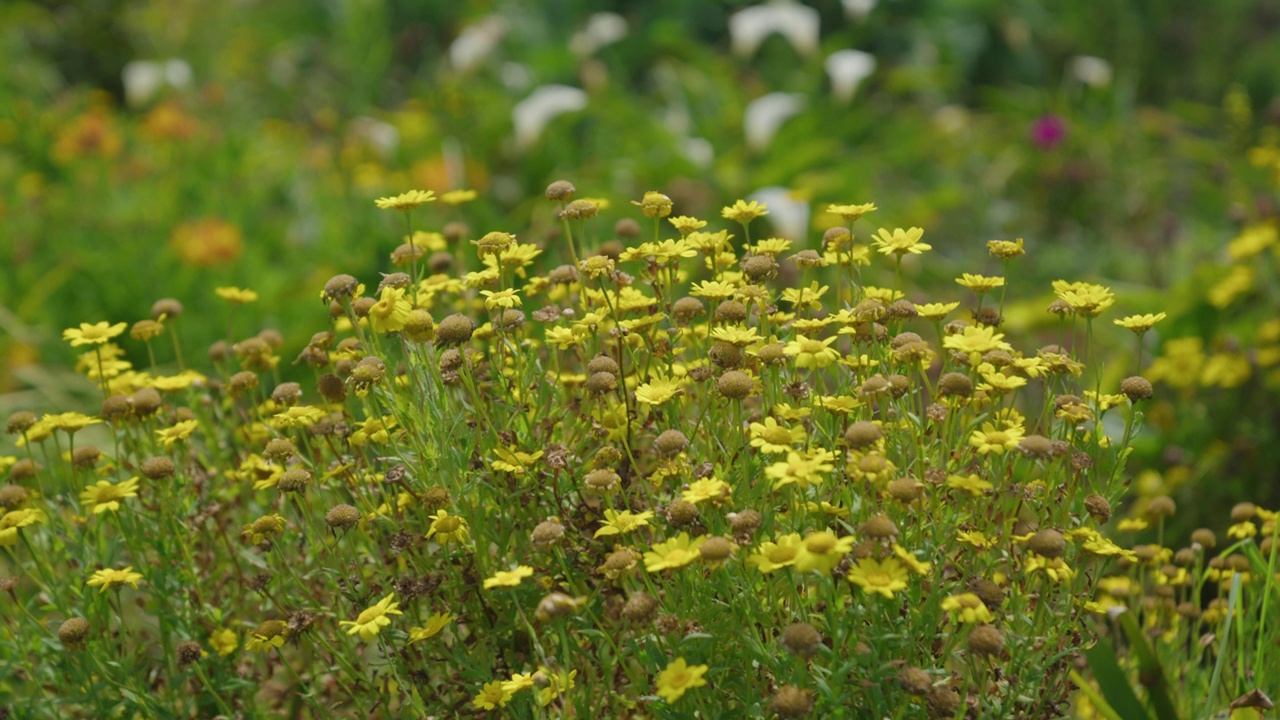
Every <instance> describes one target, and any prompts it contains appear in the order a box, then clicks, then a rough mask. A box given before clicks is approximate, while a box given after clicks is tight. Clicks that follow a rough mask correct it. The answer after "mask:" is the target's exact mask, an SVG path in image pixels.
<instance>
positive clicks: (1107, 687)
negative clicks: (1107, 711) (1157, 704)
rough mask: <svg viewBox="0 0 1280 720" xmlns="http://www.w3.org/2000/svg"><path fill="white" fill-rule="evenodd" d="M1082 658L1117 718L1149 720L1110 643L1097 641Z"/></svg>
mask: <svg viewBox="0 0 1280 720" xmlns="http://www.w3.org/2000/svg"><path fill="white" fill-rule="evenodd" d="M1084 656H1085V659H1087V660H1088V661H1089V669H1090V670H1092V671H1093V677H1094V678H1095V679H1096V680H1097V681H1098V688H1099V689H1101V690H1102V694H1103V696H1104V697H1105V698H1106V699H1107V704H1108V705H1109V706H1110V707H1111V708H1113V709H1114V710H1115V712H1116V713H1117V714H1118V715H1119V717H1122V718H1124V719H1125V720H1143V719H1146V720H1149V719H1150V717H1151V716H1150V715H1148V714H1147V709H1146V708H1144V707H1143V706H1142V701H1140V700H1138V696H1137V695H1136V694H1134V692H1133V688H1132V687H1130V686H1129V678H1127V677H1125V674H1124V670H1121V669H1120V664H1119V663H1118V662H1116V653H1115V650H1114V649H1112V647H1111V643H1109V642H1107V641H1106V640H1099V641H1098V644H1096V645H1094V646H1093V647H1091V648H1089V649H1088V650H1086V651H1085V653H1084Z"/></svg>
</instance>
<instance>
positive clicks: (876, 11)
mask: <svg viewBox="0 0 1280 720" xmlns="http://www.w3.org/2000/svg"><path fill="white" fill-rule="evenodd" d="M1055 5H1058V7H1057V8H1056V9H1054V10H1052V11H1051V10H1049V9H1047V8H1046V4H1045V3H1041V2H1038V1H1031V0H1025V1H1019V0H1013V1H1010V0H999V1H997V0H843V1H837V0H830V1H815V2H805V3H800V2H792V1H790V0H782V1H779V2H766V3H752V2H689V1H687V0H653V1H651V2H648V3H642V4H637V3H623V2H604V1H597V2H587V1H585V0H551V1H547V0H543V1H539V2H532V1H520V0H512V1H510V2H468V3H442V2H415V1H411V0H399V1H396V0H270V1H267V0H231V1H228V2H219V3H209V2H200V1H197V0H151V1H149V0H75V1H68V2H56V1H47V2H23V1H22V0H8V1H7V2H4V3H2V4H0V67H3V68H5V70H4V71H3V72H0V267H3V268H4V271H3V273H0V410H3V411H4V412H6V413H7V412H9V411H12V410H16V409H26V408H31V409H40V410H52V409H81V410H87V411H90V412H92V411H93V410H95V409H96V408H95V407H94V403H95V400H94V397H95V390H94V388H93V387H92V386H91V385H89V384H88V383H87V381H85V380H83V378H81V377H80V376H78V375H76V374H74V373H73V371H72V365H73V362H74V358H75V354H74V353H73V352H72V350H71V349H70V348H68V347H67V346H66V345H65V343H63V342H62V341H61V332H62V329H63V328H66V327H72V326H75V325H77V324H78V323H80V322H96V321H99V320H110V321H112V322H118V321H128V322H132V321H135V320H139V319H142V318H145V317H148V314H149V310H150V307H151V304H152V302H153V301H154V300H156V299H158V298H161V297H176V298H179V299H181V300H182V301H183V303H184V304H185V305H186V316H185V317H184V318H183V319H182V324H181V329H180V333H181V336H182V342H183V344H184V345H185V346H186V347H187V349H188V355H189V356H190V355H197V356H202V355H203V353H204V349H205V348H207V347H208V346H209V345H210V344H211V343H213V342H214V341H216V340H219V339H223V338H224V337H225V336H226V334H227V327H228V321H229V319H230V317H229V316H230V313H231V312H232V308H231V307H230V306H228V305H227V304H226V303H225V302H223V301H222V300H220V299H218V298H217V297H216V296H215V295H214V293H213V288H215V287H218V286H226V285H233V286H240V287H248V288H252V289H253V290H255V291H257V292H258V293H259V294H260V299H259V301H258V302H256V303H254V304H251V305H248V306H245V307H242V308H238V309H236V310H235V312H236V313H238V315H237V317H236V319H235V322H236V326H235V327H236V328H237V329H238V330H239V332H240V333H241V334H242V335H243V334H245V333H250V334H251V333H252V332H256V331H257V330H258V329H261V328H276V329H280V330H281V331H283V332H284V336H285V348H284V349H283V350H282V351H281V354H282V355H283V356H284V357H286V358H292V357H293V356H294V355H295V354H296V353H297V351H298V350H300V349H301V348H302V346H303V345H305V344H306V342H307V340H308V339H309V337H310V335H311V333H312V332H315V331H317V330H320V329H323V328H324V326H325V313H324V308H323V306H322V305H321V304H320V303H319V301H318V300H317V299H316V298H317V294H318V292H319V289H320V288H321V287H322V286H323V283H324V281H325V280H326V279H327V278H328V277H330V276H331V275H332V274H334V273H336V272H347V273H351V274H353V275H356V276H357V277H360V278H361V279H363V280H366V281H372V280H376V278H377V275H376V273H377V271H380V270H382V271H385V270H387V269H388V266H389V262H388V259H387V258H388V253H389V252H390V250H391V249H392V248H394V247H395V246H396V245H397V244H398V243H399V242H400V241H401V235H402V234H403V228H402V226H401V225H400V224H399V223H400V222H401V218H400V217H399V216H398V214H396V213H381V212H377V211H376V210H375V209H374V207H373V199H374V198H375V197H379V196H384V195H388V194H395V193H399V192H401V191H403V190H407V189H411V188H421V189H430V190H434V191H436V192H437V193H443V192H445V191H448V190H454V189H474V190H476V191H477V193H478V197H477V199H476V200H475V201H473V202H468V203H466V204H463V205H459V206H449V205H446V204H444V203H435V204H433V205H432V206H430V207H429V208H428V209H427V211H426V212H424V213H418V214H416V215H415V217H417V218H419V220H418V222H422V223H424V224H425V225H426V226H427V227H424V228H423V229H428V230H431V229H435V230H438V229H440V228H441V227H442V226H443V225H444V224H445V223H448V222H451V221H463V222H465V223H467V225H468V226H469V227H470V228H471V229H472V232H473V233H475V234H480V233H483V232H486V231H488V230H495V229H501V230H507V231H512V232H515V233H517V234H518V235H520V236H521V237H522V239H532V240H534V241H536V242H540V243H544V244H550V243H554V240H555V232H556V231H555V227H554V225H553V223H552V219H553V218H552V216H551V213H550V212H549V210H548V208H547V205H546V201H545V200H544V199H543V198H542V191H543V189H544V188H545V186H546V185H547V183H548V182H550V181H552V180H555V179H559V178H567V179H570V180H572V181H573V182H574V184H575V185H576V186H577V187H578V190H579V194H580V195H581V196H587V197H594V198H601V199H603V200H605V201H607V203H608V205H607V207H606V209H605V210H604V212H603V213H602V215H603V216H604V219H603V220H601V221H596V223H597V225H596V227H597V228H598V230H597V232H598V233H599V234H600V238H599V239H601V240H603V239H606V238H607V237H608V236H609V233H610V231H609V228H611V227H612V224H613V221H614V220H616V219H618V218H623V217H632V216H634V215H635V213H634V208H633V207H632V206H631V205H630V201H631V200H633V199H638V198H639V197H640V196H641V194H642V193H643V192H644V191H646V190H653V189H656V190H661V191H663V192H665V193H667V194H668V195H670V196H671V197H672V198H673V199H674V200H675V202H676V210H677V212H678V213H681V214H691V215H698V216H702V217H706V218H708V219H714V220H718V217H719V212H718V210H719V208H720V207H721V205H722V204H724V203H726V202H732V200H733V199H736V198H739V197H744V198H745V197H754V198H757V199H762V200H764V201H766V202H767V203H768V204H769V206H770V209H771V211H772V214H771V216H770V218H769V219H770V220H771V221H772V224H773V227H772V232H773V233H774V234H777V235H784V236H788V237H792V238H794V239H795V240H797V243H798V246H799V247H806V246H808V247H815V246H816V244H817V241H818V238H819V237H820V235H821V233H822V231H823V230H825V229H826V228H827V227H830V226H831V225H832V224H835V221H834V218H832V217H829V216H826V215H825V214H824V212H823V208H825V207H826V205H827V204H828V203H831V202H840V203H853V202H867V201H873V202H876V203H877V204H878V205H879V206H880V208H881V210H880V211H879V212H878V213H877V214H876V215H875V217H874V218H872V219H873V222H874V223H876V224H878V226H886V227H891V228H892V227H895V226H902V227H909V226H920V227H923V228H925V230H926V240H927V241H928V242H930V243H931V244H933V246H934V248H935V253H933V254H931V257H930V259H929V262H928V263H925V264H923V265H922V266H920V267H919V268H918V271H917V272H916V273H914V275H913V276H912V277H911V278H910V280H911V282H912V283H914V284H915V285H916V287H918V288H919V292H917V293H915V294H913V295H910V296H911V297H912V298H913V299H917V300H924V299H939V300H944V299H958V298H959V297H960V296H961V295H960V292H959V290H960V289H959V288H958V287H956V286H955V285H954V283H952V278H954V277H956V276H957V275H958V274H959V273H960V272H987V273H998V272H999V271H1000V268H999V266H998V265H994V266H993V265H992V263H993V261H992V260H990V259H989V258H988V257H987V256H986V251H985V241H987V240H990V239H997V238H1002V239H1012V238H1015V237H1024V238H1026V242H1027V247H1028V251H1029V258H1028V260H1027V262H1025V263H1023V264H1021V265H1020V266H1019V267H1018V274H1017V276H1016V278H1011V282H1012V283H1013V289H1012V290H1011V294H1012V295H1013V296H1014V297H1017V298H1020V299H1022V302H1021V303H1020V304H1016V305H1014V306H1011V307H1008V308H1006V310H1007V315H1008V324H1007V327H1008V329H1009V331H1010V332H1011V333H1013V334H1014V336H1015V337H1017V338H1018V339H1019V343H1018V346H1019V347H1024V348H1029V349H1030V348H1034V347H1035V345H1036V341H1037V339H1040V340H1041V344H1043V343H1045V342H1052V341H1053V339H1054V337H1055V335H1054V333H1055V331H1056V328H1057V326H1056V320H1055V318H1054V317H1053V316H1051V315H1048V314H1047V313H1045V311H1044V308H1045V306H1046V305H1047V304H1048V303H1049V302H1050V301H1051V300H1052V293H1051V291H1050V289H1049V282H1050V281H1051V280H1054V279H1059V278H1064V279H1069V280H1076V279H1087V280H1092V281H1098V282H1104V283H1106V284H1108V285H1110V286H1111V287H1113V289H1115V291H1116V292H1117V295H1118V296H1119V298H1120V300H1119V302H1118V303H1117V306H1116V308H1114V309H1113V311H1112V315H1114V317H1120V316H1121V315H1123V314H1129V313H1138V312H1142V313H1146V312H1167V313H1168V314H1169V318H1168V319H1167V320H1166V321H1164V322H1163V323H1161V324H1160V325H1159V326H1157V329H1156V331H1155V332H1153V333H1152V334H1151V335H1149V336H1148V337H1147V346H1146V347H1144V354H1145V358H1146V360H1145V362H1144V363H1143V365H1144V368H1143V372H1144V373H1145V374H1147V375H1149V376H1150V377H1152V379H1153V380H1157V381H1158V387H1159V388H1160V391H1159V395H1158V399H1157V401H1155V402H1154V403H1152V405H1151V406H1150V408H1149V410H1148V417H1147V425H1148V427H1147V430H1146V433H1145V435H1144V437H1143V440H1142V443H1141V445H1140V447H1139V452H1138V453H1137V454H1136V455H1135V457H1134V459H1133V460H1132V467H1133V469H1134V473H1135V486H1134V487H1135V502H1137V503H1141V502H1142V501H1143V498H1144V497H1146V496H1150V495H1151V494H1154V493H1159V492H1169V493H1172V494H1174V496H1175V497H1176V498H1178V499H1180V500H1181V501H1183V502H1182V505H1183V508H1184V509H1185V510H1186V511H1185V512H1180V513H1179V515H1178V520H1179V522H1182V523H1185V524H1187V526H1188V527H1194V526H1195V525H1196V524H1199V523H1202V522H1204V521H1205V520H1204V517H1205V516H1206V515H1208V514H1212V513H1218V514H1219V515H1220V513H1221V512H1222V507H1223V505H1224V504H1229V503H1230V502H1232V501H1233V498H1234V499H1250V500H1253V501H1255V502H1258V503H1260V504H1264V505H1267V504H1268V503H1269V506H1270V507H1275V506H1276V505H1277V504H1278V503H1280V482H1277V477H1276V475H1277V472H1276V468H1277V467H1280V450H1278V449H1277V447H1278V445H1277V443H1276V442H1275V441H1276V439H1277V438H1276V430H1275V428H1276V427H1277V426H1278V425H1280V402H1278V400H1280V393H1278V392H1277V388H1278V387H1280V374H1278V372H1277V368H1280V316H1278V314H1277V313H1278V308H1280V298H1277V293H1278V291H1280V282H1277V279H1276V276H1277V247H1278V246H1280V244H1278V243H1277V240H1276V235H1277V233H1276V228H1277V225H1276V215H1277V210H1276V208H1277V189H1278V188H1280V149H1278V148H1277V142H1278V141H1280V73H1276V71H1275V68H1277V67H1280V42H1276V41H1275V38H1276V37H1277V36H1278V35H1277V33H1278V32H1280V1H1277V0H1217V1H1216V2H1213V3H1204V2H1196V1H1194V0H1129V1H1117V2H1108V3H1074V4H1073V3H1065V4H1055ZM543 260H544V261H545V263H547V264H557V263H558V262H559V260H560V258H559V257H558V254H556V253H547V254H545V255H544V258H543ZM1106 324H1107V326H1108V327H1106V328H1102V329H1101V330H1102V332H1101V334H1100V339H1099V342H1101V343H1103V344H1104V346H1105V347H1108V348H1110V349H1109V350H1107V351H1106V355H1105V357H1107V358H1110V361H1109V362H1108V363H1107V368H1106V372H1107V377H1108V378H1110V381H1111V387H1114V383H1115V382H1118V380H1119V379H1120V378H1121V377H1124V376H1126V375H1129V374H1133V373H1135V372H1138V370H1139V368H1138V367H1137V359H1136V357H1135V356H1136V346H1135V344H1134V343H1135V341H1134V338H1133V336H1132V335H1130V334H1128V333H1127V331H1124V330H1121V329H1120V328H1115V327H1112V326H1110V316H1108V317H1107V322H1106ZM1039 335H1043V338H1038V336H1039ZM232 339H235V338H232ZM122 344H123V345H125V346H126V347H127V349H128V351H129V352H130V353H131V354H133V357H131V359H133V360H134V361H135V363H136V364H138V365H139V366H143V365H145V364H146V352H145V349H144V348H143V347H142V346H141V344H140V343H136V342H132V341H129V340H128V339H127V336H126V338H125V339H124V340H123V342H122ZM283 371H284V373H285V374H286V375H288V374H289V373H291V372H294V371H295V370H291V369H288V368H284V369H283ZM8 440H9V439H8V438H5V439H4V440H0V443H3V444H2V445H0V451H5V450H6V449H8V450H10V451H11V447H10V445H9V444H8ZM1193 506H1194V507H1193Z"/></svg>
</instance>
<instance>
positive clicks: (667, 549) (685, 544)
mask: <svg viewBox="0 0 1280 720" xmlns="http://www.w3.org/2000/svg"><path fill="white" fill-rule="evenodd" d="M705 540H706V538H698V539H696V540H690V539H689V533H683V532H682V533H680V534H679V535H677V536H676V537H674V538H671V539H669V540H666V541H665V542H660V543H658V544H657V545H654V546H653V547H652V548H651V549H650V550H649V552H647V553H645V554H644V569H645V570H647V571H649V572H659V571H661V570H667V569H674V568H682V567H684V566H685V565H688V564H689V563H691V562H693V561H694V560H697V559H698V557H699V556H700V555H701V553H700V552H699V551H698V549H699V548H701V547H702V543H703V542H704V541H705Z"/></svg>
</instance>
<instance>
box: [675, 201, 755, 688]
mask: <svg viewBox="0 0 1280 720" xmlns="http://www.w3.org/2000/svg"><path fill="white" fill-rule="evenodd" d="M738 202H742V201H741V200H739V201H738ZM707 669H708V668H707V666H706V665H689V664H688V663H686V662H685V661H684V658H676V660H675V662H673V663H671V664H670V665H668V666H667V668H666V669H665V670H663V671H662V672H661V673H659V674H658V695H660V696H661V697H662V698H663V699H664V700H666V701H667V702H669V703H673V702H675V701H676V700H679V699H680V696H682V695H684V693H685V691H686V690H689V689H690V688H696V687H702V686H704V685H706V684H707V681H706V680H705V679H703V677H702V676H703V675H705V674H706V672H707Z"/></svg>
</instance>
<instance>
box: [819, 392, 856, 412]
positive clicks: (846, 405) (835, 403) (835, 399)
mask: <svg viewBox="0 0 1280 720" xmlns="http://www.w3.org/2000/svg"><path fill="white" fill-rule="evenodd" d="M813 404H814V405H817V406H818V407H820V408H822V409H823V410H826V411H828V412H833V413H836V414H838V415H848V414H849V413H851V412H853V411H854V410H857V409H858V408H860V407H862V401H861V400H859V399H857V398H855V397H853V396H851V395H819V396H818V397H816V398H814V399H813Z"/></svg>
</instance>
